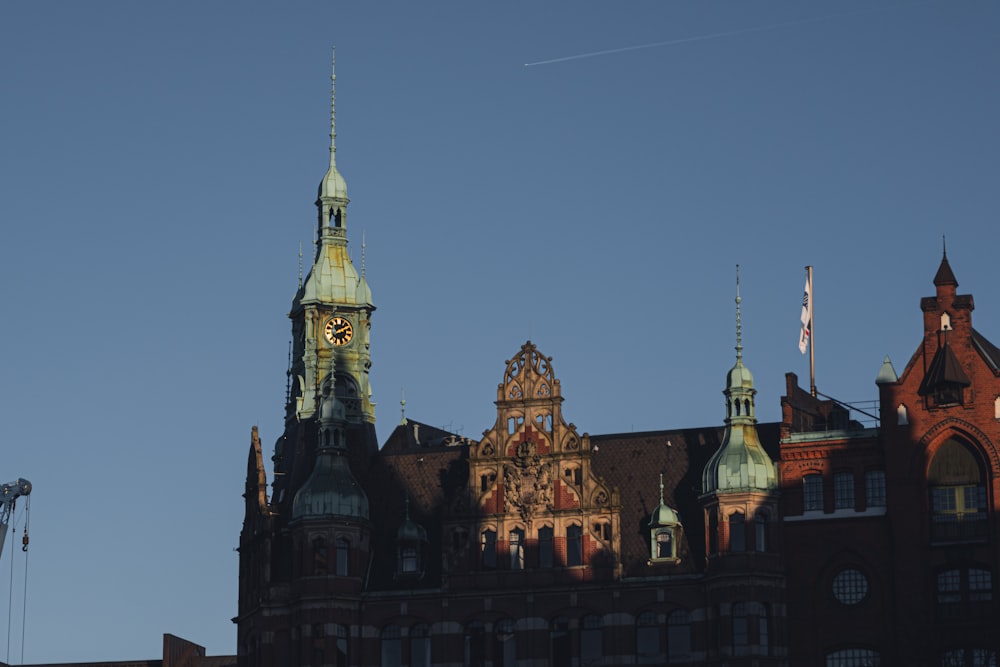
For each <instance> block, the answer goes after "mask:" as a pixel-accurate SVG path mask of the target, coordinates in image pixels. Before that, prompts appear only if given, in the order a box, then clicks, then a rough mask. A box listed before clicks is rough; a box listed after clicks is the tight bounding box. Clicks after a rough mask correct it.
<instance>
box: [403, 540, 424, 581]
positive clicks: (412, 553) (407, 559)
mask: <svg viewBox="0 0 1000 667" xmlns="http://www.w3.org/2000/svg"><path fill="white" fill-rule="evenodd" d="M419 561H420V558H419V551H418V549H417V547H416V546H415V545H413V544H407V545H404V546H403V547H401V548H400V550H399V569H400V571H401V572H402V573H403V574H413V573H414V572H417V571H419V568H420V562H419Z"/></svg>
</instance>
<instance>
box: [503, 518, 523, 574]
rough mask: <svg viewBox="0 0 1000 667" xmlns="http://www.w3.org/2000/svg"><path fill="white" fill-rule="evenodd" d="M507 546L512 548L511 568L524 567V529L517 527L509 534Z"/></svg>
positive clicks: (518, 568)
mask: <svg viewBox="0 0 1000 667" xmlns="http://www.w3.org/2000/svg"><path fill="white" fill-rule="evenodd" d="M507 537H508V542H507V547H508V549H509V550H510V569H512V570H523V569H524V529H522V528H515V529H514V530H512V531H510V534H509V535H508V536H507Z"/></svg>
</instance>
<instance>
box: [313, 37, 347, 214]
mask: <svg viewBox="0 0 1000 667" xmlns="http://www.w3.org/2000/svg"><path fill="white" fill-rule="evenodd" d="M331 60H332V63H331V65H330V168H329V169H327V171H326V176H324V177H323V182H322V183H320V185H319V199H320V201H324V200H338V201H342V202H343V203H344V205H346V204H347V182H346V181H345V180H344V177H343V176H341V175H340V172H339V171H337V50H336V49H334V50H333V56H332V58H331ZM328 213H329V212H328ZM327 222H329V218H328V219H327Z"/></svg>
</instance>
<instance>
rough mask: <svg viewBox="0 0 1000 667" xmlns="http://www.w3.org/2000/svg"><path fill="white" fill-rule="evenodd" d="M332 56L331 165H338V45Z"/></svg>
mask: <svg viewBox="0 0 1000 667" xmlns="http://www.w3.org/2000/svg"><path fill="white" fill-rule="evenodd" d="M331 50H332V52H333V53H332V55H331V56H330V61H331V62H330V167H331V168H333V167H336V165H337V47H333V48H332V49H331Z"/></svg>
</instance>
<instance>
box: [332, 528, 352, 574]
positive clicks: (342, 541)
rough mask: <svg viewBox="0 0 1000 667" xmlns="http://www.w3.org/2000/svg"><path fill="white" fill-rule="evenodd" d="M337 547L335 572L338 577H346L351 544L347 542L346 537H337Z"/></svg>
mask: <svg viewBox="0 0 1000 667" xmlns="http://www.w3.org/2000/svg"><path fill="white" fill-rule="evenodd" d="M336 546H337V560H336V563H335V565H336V568H337V570H336V572H337V576H338V577H346V576H347V573H348V561H349V560H350V556H351V543H350V542H348V541H347V538H346V537H338V538H337V540H336Z"/></svg>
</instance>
